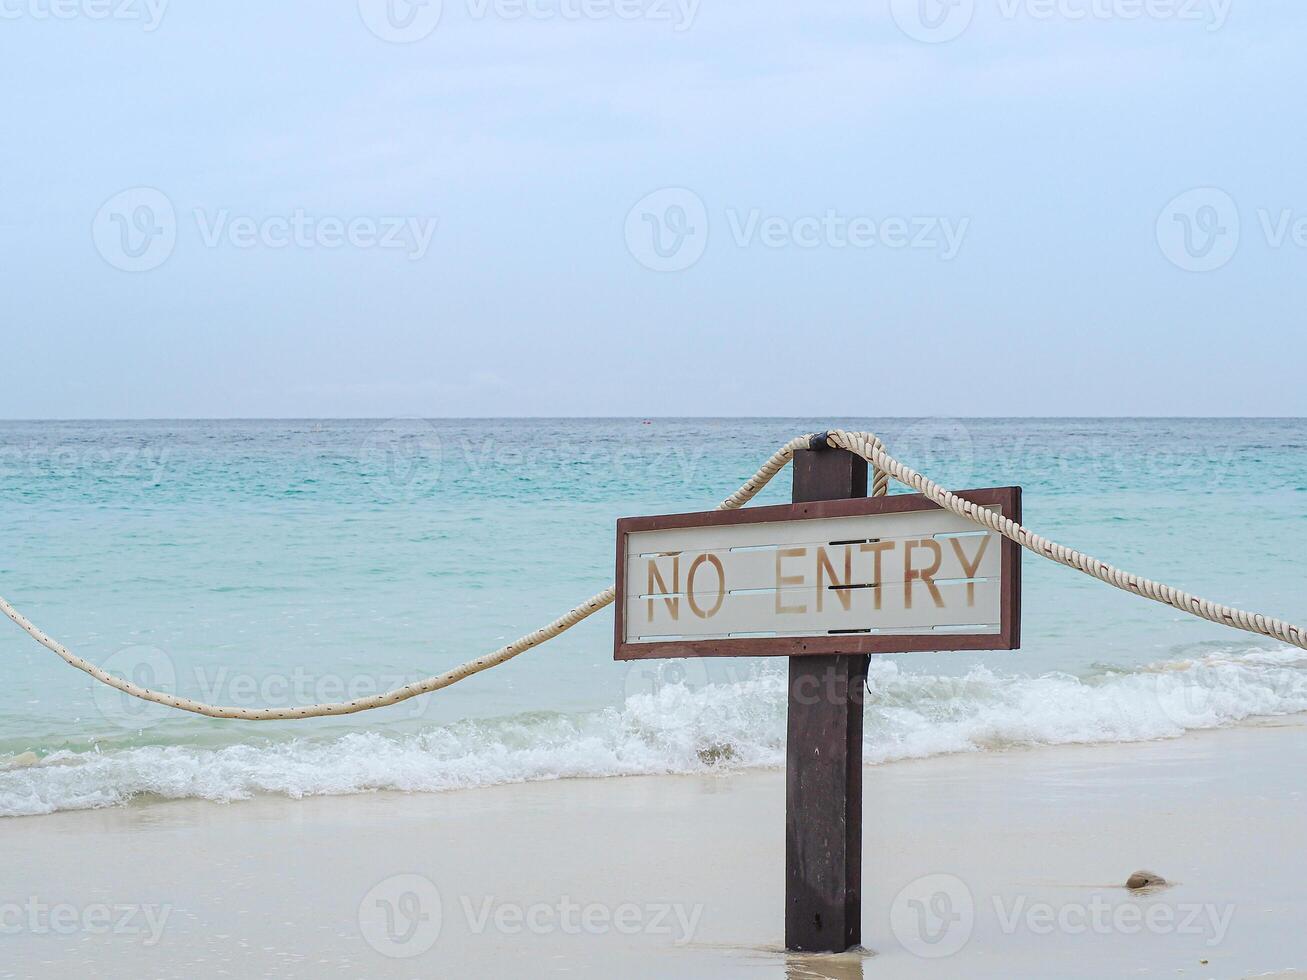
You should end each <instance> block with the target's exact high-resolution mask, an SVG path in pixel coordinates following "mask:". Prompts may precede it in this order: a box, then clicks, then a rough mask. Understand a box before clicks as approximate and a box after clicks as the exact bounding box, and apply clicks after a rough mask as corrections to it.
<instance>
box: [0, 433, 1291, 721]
mask: <svg viewBox="0 0 1307 980" xmlns="http://www.w3.org/2000/svg"><path fill="white" fill-rule="evenodd" d="M812 438H813V437H812V436H800V437H798V438H796V439H791V440H790V441H789V442H787V443H786V444H785V445H784V446H782V447H781V448H780V449H778V450H777V451H776V452H775V453H773V454H772V455H771V457H770V458H769V459H768V460H767V461H766V462H765V463H763V464H762V466H761V467H759V469H758V472H757V473H755V474H754V475H753V476H751V477H750V478H749V479H748V480H747V481H745V483H744V485H743V486H741V487H740V489H738V490H736V491H735V492H734V493H733V494H731V495H730V496H729V497H727V498H726V499H725V500H723V501H722V502H721V503H720V504H718V506H717V509H718V510H738V509H739V508H741V507H743V506H744V505H745V504H747V503H748V502H749V501H751V500H752V499H753V498H754V497H756V496H757V495H758V493H759V492H760V491H761V490H762V488H763V487H765V486H766V485H767V484H768V483H770V482H771V481H772V479H773V478H774V477H775V476H776V474H777V473H779V472H780V471H781V470H782V469H784V468H785V466H786V464H788V463H789V462H790V461H791V460H792V459H793V458H794V454H795V453H796V452H798V451H799V450H801V449H807V448H808V447H809V446H810V445H811V442H812ZM826 441H827V444H828V445H829V446H832V447H834V448H838V449H844V450H847V451H848V452H851V453H854V454H856V455H858V456H861V457H862V458H863V459H865V460H866V461H867V462H868V463H870V464H871V466H872V467H873V475H872V494H873V496H878V497H880V496H884V495H885V494H886V493H887V492H888V490H889V479H890V477H893V478H894V479H895V480H898V481H899V482H900V483H902V484H904V485H905V486H908V487H911V488H912V489H914V490H916V491H917V492H918V493H920V494H922V495H923V496H925V497H927V498H928V499H929V500H931V501H933V502H934V503H936V504H938V505H939V506H940V507H942V508H944V509H945V510H948V511H952V512H953V513H954V514H957V515H958V516H959V517H963V518H966V519H967V520H969V521H972V522H974V523H976V524H979V525H980V526H981V527H985V528H988V529H989V530H991V531H995V532H997V533H999V534H1001V535H1003V536H1004V537H1005V538H1008V539H1010V540H1012V541H1015V542H1016V543H1017V544H1019V545H1020V546H1021V547H1023V548H1025V549H1026V550H1028V551H1031V552H1033V553H1034V554H1037V555H1040V556H1041V557H1044V558H1047V559H1049V560H1051V561H1055V562H1057V563H1058V564H1060V565H1065V566H1067V567H1068V568H1074V569H1075V570H1076V571H1079V572H1083V573H1084V574H1086V575H1089V576H1092V577H1093V578H1096V579H1098V580H1099V581H1101V582H1106V583H1107V584H1108V585H1111V586H1113V587H1114V588H1118V589H1121V590H1122V591H1124V592H1129V593H1131V594H1132V595H1138V596H1143V597H1144V598H1145V599H1152V600H1153V601H1154V602H1160V603H1163V604H1164V605H1168V606H1171V607H1173V608H1175V609H1179V610H1180V611H1181V612H1186V613H1189V614H1191V615H1193V616H1198V617H1200V618H1202V619H1206V620H1210V621H1211V622H1213V623H1220V624H1221V625H1223V626H1231V627H1234V628H1235V629H1241V630H1246V631H1247V632H1249V633H1258V634H1260V635H1262V636H1266V637H1270V638H1272V639H1276V640H1280V641H1282V642H1284V643H1288V644H1290V645H1292V646H1296V647H1299V648H1301V649H1304V650H1307V629H1304V628H1303V627H1301V626H1295V625H1293V624H1291V623H1285V622H1282V621H1281V620H1278V619H1271V618H1269V617H1267V616H1263V615H1261V614H1260V613H1250V612H1245V611H1244V610H1241V609H1235V608H1233V607H1231V606H1223V605H1220V604H1218V603H1214V602H1210V601H1208V600H1207V599H1201V598H1199V597H1197V596H1194V595H1190V594H1189V593H1188V592H1183V591H1181V590H1179V589H1176V588H1173V587H1171V586H1169V585H1164V584H1162V583H1160V582H1154V581H1153V580H1151V579H1147V578H1143V577H1141V576H1138V575H1132V574H1131V573H1129V572H1125V571H1122V570H1121V569H1119V568H1116V567H1114V566H1112V565H1109V564H1107V563H1106V562H1103V561H1099V560H1098V559H1097V558H1094V557H1092V556H1090V555H1086V554H1082V553H1081V552H1079V551H1074V550H1072V549H1071V548H1068V547H1066V546H1065V545H1061V544H1058V543H1057V542H1055V541H1050V540H1049V539H1048V538H1044V537H1041V536H1040V535H1038V534H1035V533H1034V532H1033V531H1030V530H1028V529H1026V528H1025V527H1022V526H1021V525H1020V524H1018V523H1017V522H1016V521H1014V520H1011V519H1010V518H1007V517H1003V516H1002V515H1001V514H998V513H997V512H995V511H992V510H989V509H988V508H986V507H982V506H980V505H979V504H973V503H971V502H970V501H967V500H963V499H962V498H961V497H959V496H957V495H956V494H954V493H952V492H951V491H949V490H945V489H944V488H943V487H941V486H940V485H939V484H937V483H935V482H933V481H932V480H930V479H928V478H926V477H924V476H922V475H921V474H920V473H918V472H916V471H915V470H913V469H911V468H910V467H908V466H904V465H903V464H902V463H900V462H899V461H898V460H896V459H895V458H894V457H893V456H891V455H889V453H887V452H886V451H885V447H884V445H883V444H882V443H881V441H880V440H879V439H877V438H876V437H875V436H874V435H872V434H870V433H867V432H844V431H840V430H835V431H831V432H828V433H826ZM616 595H617V590H616V587H615V586H609V587H608V588H606V589H604V590H603V591H602V592H599V593H596V594H595V595H593V596H591V597H590V598H589V599H587V600H586V601H585V602H583V603H581V604H580V605H579V606H575V607H573V608H572V609H570V610H568V611H567V612H566V613H564V614H563V615H562V616H560V617H559V618H558V619H555V620H554V621H553V622H552V623H549V624H548V625H546V626H542V627H541V628H540V629H538V630H536V631H535V632H533V633H528V634H527V635H525V636H523V637H520V638H518V639H516V640H514V641H513V642H512V643H509V644H507V645H505V646H502V647H500V648H499V649H498V650H495V651H494V652H492V653H488V654H485V655H484V656H481V657H478V658H476V659H475V660H469V661H468V662H467V663H464V664H461V665H459V666H457V667H454V668H452V669H451V670H447V671H445V672H444V673H443V674H436V675H434V676H432V677H428V678H426V679H425V680H420V681H414V682H413V683H412V684H407V685H405V686H404V687H398V688H395V689H394V690H392V691H386V692H384V693H381V694H375V695H373V696H371V697H367V698H359V699H357V700H354V701H340V702H335V703H331V704H309V705H302V706H300V707H294V708H239V707H231V706H222V705H212V704H205V703H203V702H201V701H194V700H192V699H190V698H183V697H178V696H177V695H174V694H167V693H164V692H161V691H153V690H150V689H149V688H145V687H141V686H140V685H138V684H133V683H132V682H131V681H128V680H124V679H122V678H121V677H115V676H114V675H113V674H110V673H109V672H107V671H105V670H103V669H102V668H100V667H97V666H96V665H95V664H93V663H91V662H90V661H88V660H85V659H83V658H82V657H79V656H77V654H75V653H73V652H72V651H71V650H69V649H68V648H67V647H65V646H64V645H63V644H62V643H59V642H58V641H57V640H54V639H51V638H50V637H49V636H48V635H46V634H45V633H44V632H42V631H41V630H40V629H39V628H37V627H36V626H35V625H34V624H33V623H32V622H31V620H29V619H28V618H27V617H26V616H24V615H23V614H22V613H20V612H19V611H18V610H17V609H15V608H14V607H13V606H12V605H10V604H9V602H8V601H7V600H5V599H4V598H3V597H0V612H3V613H4V614H5V615H6V616H7V617H9V619H11V620H13V622H14V623H16V624H17V625H18V626H19V627H20V628H21V629H22V630H23V631H24V632H26V633H27V634H28V635H29V636H31V637H32V639H34V640H36V642H37V643H39V644H41V645H42V646H43V647H45V648H46V649H48V650H50V651H52V652H53V653H55V654H56V655H57V656H59V657H60V658H61V659H63V660H64V661H65V662H66V663H68V664H70V665H71V666H73V667H76V668H77V669H78V670H82V671H85V672H86V673H88V674H90V675H91V676H92V677H94V678H95V679H96V680H98V681H100V682H101V683H104V684H107V685H109V686H110V687H112V688H116V689H117V690H119V691H122V692H123V693H124V694H130V695H131V696H132V697H136V698H140V699H141V700H143V701H153V702H154V703H155V704H163V705H167V706H168V707H170V708H178V709H180V710H182V711H190V712H192V713H194V714H197V715H206V716H207V717H209V718H240V719H242V720H245V721H284V720H290V719H296V718H321V717H323V716H326V715H350V714H354V713H355V712H358V711H368V710H370V709H372V708H381V707H385V706H386V705H391V704H399V703H400V702H401V701H407V700H408V699H409V698H415V697H417V696H418V695H420V694H430V693H431V692H432V691H439V690H441V689H442V688H446V687H449V686H450V685H451V684H456V683H458V682H459V681H461V680H464V679H465V678H468V677H471V676H472V675H473V674H479V673H481V672H482V671H484V670H489V669H490V668H491V667H495V666H498V665H499V664H502V663H506V662H507V661H509V660H512V659H513V658H514V657H516V656H518V655H519V654H522V653H525V652H526V651H527V650H530V649H532V648H534V647H538V646H540V644H542V643H544V642H546V641H547V640H552V639H553V638H554V637H556V636H559V635H560V634H562V633H565V632H567V631H568V630H569V629H571V628H572V627H573V626H575V625H576V624H577V623H579V622H581V621H582V620H584V619H588V618H589V617H590V616H592V615H594V614H595V613H597V612H598V611H599V610H600V609H603V608H605V607H606V606H609V605H611V604H612V602H613V600H614V599H615V598H616Z"/></svg>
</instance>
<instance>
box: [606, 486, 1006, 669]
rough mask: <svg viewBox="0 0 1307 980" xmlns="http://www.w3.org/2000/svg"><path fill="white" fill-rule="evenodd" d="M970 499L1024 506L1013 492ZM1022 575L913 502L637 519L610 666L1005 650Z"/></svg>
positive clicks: (990, 542)
mask: <svg viewBox="0 0 1307 980" xmlns="http://www.w3.org/2000/svg"><path fill="white" fill-rule="evenodd" d="M962 496H964V497H967V498H968V499H973V500H975V501H976V502H977V503H980V504H982V505H984V506H987V507H992V508H994V509H996V510H999V511H1000V512H1004V513H1007V514H1008V516H1015V515H1014V514H1013V511H1016V510H1017V509H1018V508H1019V506H1020V491H1019V490H1017V489H1016V488H1010V489H1005V490H990V491H972V492H971V493H968V494H963V495H962ZM1018 562H1019V558H1018V556H1017V553H1016V549H1015V545H1012V544H1011V542H1007V541H1006V540H1005V539H1003V538H1002V537H1001V536H1000V535H998V534H996V533H994V532H992V531H987V530H985V529H982V528H980V527H979V526H978V525H976V524H974V523H972V522H970V521H968V520H966V519H964V518H961V517H957V516H956V515H954V514H951V513H949V512H947V511H944V510H941V509H939V508H938V507H935V506H934V505H933V504H931V503H929V501H926V500H925V499H924V498H922V497H919V496H916V495H911V496H907V495H905V496H897V497H878V498H863V499H857V500H841V501H825V502H821V503H811V504H795V505H792V506H788V507H765V508H753V509H746V510H741V511H728V512H722V511H713V512H710V513H707V514H687V515H674V516H669V517H650V518H630V519H628V520H625V521H622V522H620V523H619V526H618V597H617V602H618V604H619V614H618V621H619V632H618V635H617V637H616V640H617V644H616V648H617V649H616V653H617V657H618V659H631V658H639V657H644V656H660V657H668V656H703V655H711V654H717V655H732V654H735V655H749V656H753V655H762V654H768V653H772V654H785V655H794V654H795V653H819V652H840V653H857V652H883V651H889V650H896V651H904V650H922V649H933V650H948V649H1011V648H1014V647H1015V646H1016V645H1017V643H1016V639H1017V635H1016V617H1017V613H1018V609H1019V602H1018V599H1019V588H1018V587H1019V574H1020V573H1019V564H1018ZM814 640H819V641H821V642H816V643H814V642H811V641H814ZM796 641H798V642H796ZM828 648H829V649H828ZM837 648H838V649H837Z"/></svg>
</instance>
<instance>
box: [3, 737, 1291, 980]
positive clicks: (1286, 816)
mask: <svg viewBox="0 0 1307 980" xmlns="http://www.w3.org/2000/svg"><path fill="white" fill-rule="evenodd" d="M1305 791H1307V728H1305V727H1303V724H1302V723H1301V722H1299V721H1294V722H1291V723H1279V724H1266V725H1262V726H1257V727H1250V728H1243V729H1238V730H1230V731H1222V732H1214V733H1207V734H1202V735H1193V736H1189V737H1187V738H1184V739H1180V740H1177V741H1171V742H1154V743H1147V744H1138V745H1125V746H1094V747H1065V748H1055V749H1044V750H1038V751H1024V752H1005V753H996V754H989V755H969V756H954V757H946V758H935V759H927V760H922V761H918V762H905V763H896V764H893V765H887V766H882V767H878V768H874V769H868V770H867V773H866V830H865V833H866V843H865V857H866V864H865V870H864V877H865V895H864V908H863V913H864V917H863V940H864V944H865V945H866V947H867V949H868V950H869V951H874V954H873V953H872V952H867V953H865V954H850V955H846V956H843V957H835V958H830V957H826V958H822V957H787V956H786V955H785V954H784V953H783V952H781V951H780V950H779V946H780V943H781V941H782V886H783V874H782V871H783V869H782V862H783V851H784V840H783V826H784V824H783V811H784V782H783V779H782V776H781V774H780V773H776V772H767V773H746V774H741V775H735V776H723V777H718V778H687V777H644V778H630V779H607V780H568V781H560V782H553V783H534V784H528V785H519V786H505V787H500V788H494V789H483V790H475V791H468V792H459V793H446V794H438V795H413V796H405V795H400V794H393V793H386V794H377V795H372V796H355V797H331V798H319V799H310V800H300V801H288V800H285V799H266V798H265V799H259V800H254V801H250V802H245V803H235V804H231V805H225V806H223V805H216V804H210V803H201V802H174V803H167V802H165V803H147V804H140V805H136V806H131V807H124V808H117V809H108V810H100V811H90V812H80V813H63V814H55V815H53V816H45V817H30V818H19V819H9V820H5V821H2V822H0V846H2V847H3V864H2V867H3V872H2V877H0V889H2V890H0V977H27V976H40V977H78V978H82V977H103V978H116V977H131V978H136V977H153V976H158V977H173V976H176V977H208V976H237V977H257V976H277V977H280V976H312V977H319V976H349V977H410V976H423V977H431V976H438V977H460V978H461V977H533V976H541V975H549V976H552V975H562V976H575V977H586V976H596V977H618V976H620V977H667V976H675V977H689V978H698V977H703V978H710V977H711V978H717V977H723V978H729V977H736V976H739V977H751V978H759V980H765V978H781V977H785V978H791V980H799V978H810V977H837V978H856V977H863V976H866V977H869V978H870V977H894V978H897V977H918V976H919V977H949V978H952V977H1003V978H1008V977H1041V978H1042V977H1053V976H1073V977H1095V978H1097V977H1115V976H1148V977H1248V976H1257V975H1262V974H1285V975H1292V974H1288V973H1287V972H1286V971H1290V970H1295V969H1303V968H1305V967H1307V853H1304V849H1303V848H1302V847H1301V846H1300V843H1301V836H1302V834H1303V832H1304V830H1305V829H1307V796H1304V792H1305ZM1138 868H1149V869H1152V870H1155V871H1158V872H1160V873H1161V874H1163V875H1165V876H1166V877H1167V878H1169V879H1171V880H1172V881H1174V882H1176V884H1174V885H1173V886H1172V887H1170V888H1168V889H1164V890H1162V891H1159V892H1157V893H1154V894H1151V895H1146V896H1139V895H1134V894H1131V893H1128V892H1126V891H1125V890H1124V889H1123V888H1121V887H1120V884H1121V883H1122V882H1124V880H1125V878H1126V876H1127V875H1128V874H1129V873H1130V872H1131V871H1134V870H1136V869H1138ZM393 875H409V876H413V875H417V876H421V877H420V878H403V879H397V880H393V881H391V880H388V879H389V878H390V876H393ZM926 875H947V876H952V877H949V878H930V879H927V880H926V881H925V882H919V883H918V884H916V885H913V884H912V883H913V882H914V881H916V880H917V879H920V878H921V877H922V876H926ZM422 879H426V881H429V882H430V883H431V884H430V885H428V884H426V883H425V882H424V881H423V880H422ZM955 879H956V880H955ZM379 883H381V885H380V888H379V889H378V890H377V891H375V892H373V894H372V895H371V896H370V898H369V900H368V901H367V902H366V903H365V902H364V897H365V895H367V894H368V893H369V891H370V890H371V889H373V888H374V886H377V885H378V884H379ZM959 883H960V885H959ZM905 887H906V888H907V889H908V890H907V891H906V892H904V893H903V894H902V895H901V896H900V892H901V890H903V889H905ZM959 887H961V888H962V889H963V890H962V891H959ZM968 893H969V896H968ZM437 894H438V898H437V897H436V895H437ZM896 896H900V897H899V898H898V901H897V903H896ZM361 903H363V905H364V914H363V917H362V919H360V904H361ZM414 903H416V904H414ZM914 903H915V904H914ZM950 903H951V904H950ZM119 906H129V907H142V906H143V907H144V908H135V909H134V910H133V909H132V908H128V909H119V908H118V907H119ZM106 907H108V908H107V909H106ZM968 908H970V910H971V916H970V922H969V923H968V916H967V910H968ZM50 909H54V915H55V917H56V920H57V921H56V923H55V924H53V925H52V924H51V922H50V914H51V913H50V911H49V910H50ZM891 910H894V911H895V918H894V920H893V922H892V921H891ZM147 912H148V913H149V915H150V916H152V917H153V918H148V917H147V914H146V913H147ZM128 913H130V914H131V918H130V919H127V920H123V916H124V915H126V914H128ZM387 913H389V914H390V920H389V922H387V919H386V915H387ZM938 913H946V915H945V917H943V918H941V917H940V916H939V915H938ZM106 916H107V917H108V919H109V921H106ZM437 923H438V924H439V930H438V933H437V931H436V928H435V927H436V925H437ZM895 925H897V926H898V929H897V931H896V929H895V928H894V926H895ZM923 925H924V926H925V927H926V929H927V932H926V933H925V934H923V932H922V931H921V927H922V926H923ZM934 927H938V928H937V929H934V931H931V930H932V929H933V928H934ZM932 936H933V937H934V938H936V939H937V940H938V941H937V942H934V943H931V942H928V941H927V939H929V938H931V937H932ZM405 939H407V944H405V943H404V940H405ZM369 940H371V942H369ZM682 940H686V941H682ZM388 944H389V945H388ZM376 946H380V947H381V948H382V949H390V950H391V951H398V952H401V953H414V952H418V953H419V955H416V956H413V957H411V958H394V957H390V956H387V955H383V953H381V952H378V951H377V949H376V948H374V947H376ZM422 950H425V951H422ZM914 950H915V952H914ZM923 952H924V953H927V954H930V955H929V956H927V957H923V956H921V955H917V953H923ZM945 952H951V955H948V956H937V955H936V954H941V953H945ZM1203 961H1207V962H1206V963H1204V962H1203Z"/></svg>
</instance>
